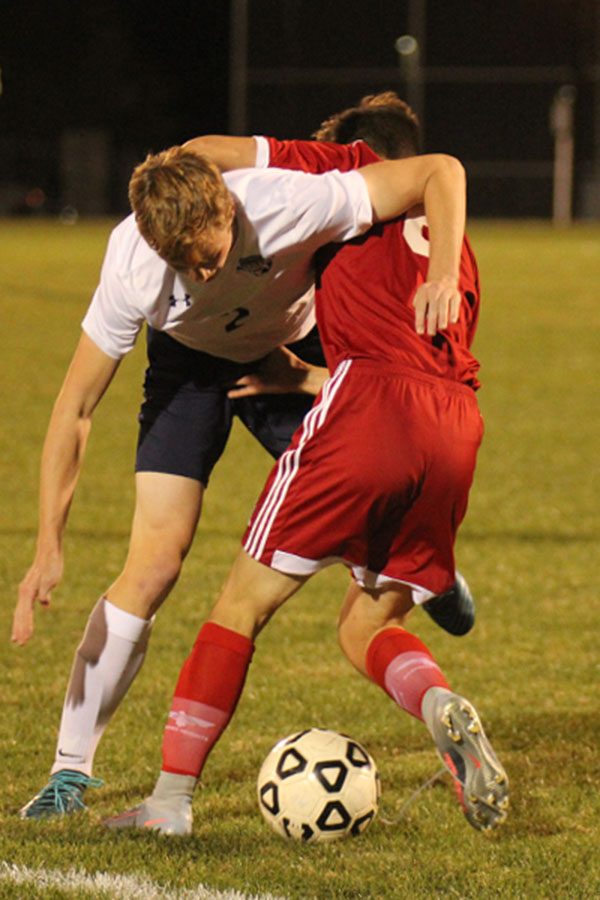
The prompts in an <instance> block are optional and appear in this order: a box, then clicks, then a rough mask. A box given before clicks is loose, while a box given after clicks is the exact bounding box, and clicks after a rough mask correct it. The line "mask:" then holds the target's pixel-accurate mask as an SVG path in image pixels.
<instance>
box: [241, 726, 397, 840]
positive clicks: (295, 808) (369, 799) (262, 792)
mask: <svg viewBox="0 0 600 900" xmlns="http://www.w3.org/2000/svg"><path fill="white" fill-rule="evenodd" d="M257 787H258V805H259V807H260V811H261V813H262V814H263V816H264V817H265V819H266V821H267V822H268V823H269V825H270V826H271V828H273V829H274V830H275V831H276V832H277V833H278V834H280V835H281V836H282V837H286V838H291V839H292V840H297V841H306V842H312V843H314V842H317V841H335V840H338V839H339V838H343V837H347V836H357V835H359V834H362V833H363V831H365V829H366V828H368V826H369V825H370V824H371V822H372V821H373V819H374V818H375V816H376V814H377V807H378V804H379V797H380V793H381V788H380V780H379V773H378V771H377V766H376V765H375V762H374V760H373V758H372V757H371V756H370V755H369V754H368V753H367V751H366V750H365V748H364V747H363V746H361V744H359V743H358V741H355V740H353V738H351V737H348V736H347V735H344V734H338V732H337V731H328V730H325V729H322V728H310V729H309V730H308V731H301V732H299V733H298V734H292V735H290V736H289V737H286V738H283V740H281V741H279V742H278V743H277V744H275V746H274V747H273V749H272V750H271V751H270V753H269V754H268V756H267V758H266V759H265V761H264V763H263V765H262V767H261V770H260V772H259V775H258V785H257Z"/></svg>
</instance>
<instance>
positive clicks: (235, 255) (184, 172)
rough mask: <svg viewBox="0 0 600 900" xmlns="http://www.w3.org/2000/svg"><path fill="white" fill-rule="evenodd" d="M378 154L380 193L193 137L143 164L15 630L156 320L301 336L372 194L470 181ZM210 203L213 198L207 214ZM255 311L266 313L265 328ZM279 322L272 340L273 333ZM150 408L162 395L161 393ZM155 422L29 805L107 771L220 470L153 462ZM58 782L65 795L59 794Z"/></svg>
mask: <svg viewBox="0 0 600 900" xmlns="http://www.w3.org/2000/svg"><path fill="white" fill-rule="evenodd" d="M190 166H191V169H190ZM380 166H381V167H382V169H379V171H378V172H377V174H376V175H372V176H371V181H372V186H371V189H370V191H369V190H368V189H367V187H366V182H365V178H364V177H363V176H362V175H359V174H357V173H356V172H349V173H346V174H344V175H340V174H339V173H330V174H328V175H325V176H318V177H317V176H311V175H306V174H304V173H289V172H287V173H285V174H283V173H282V172H278V171H270V172H255V171H252V172H241V173H238V174H235V175H232V176H229V177H228V179H227V183H225V182H224V181H223V179H222V178H221V176H220V174H219V172H218V171H217V170H216V168H215V167H214V166H212V164H209V163H207V162H204V163H203V165H202V166H200V169H201V171H199V168H198V167H199V160H198V157H197V156H196V155H194V154H190V153H186V152H184V151H181V149H180V148H174V150H173V151H171V153H170V154H169V153H167V154H166V155H165V154H163V155H161V156H160V157H159V158H158V159H157V158H156V157H155V158H153V159H151V160H149V161H147V163H146V164H144V165H143V166H142V167H139V168H138V170H137V171H136V174H135V176H134V178H133V179H132V185H131V187H132V198H133V205H134V208H135V209H136V220H137V225H138V229H139V231H140V232H141V235H143V236H144V237H141V236H140V235H139V234H138V233H137V231H136V229H135V227H134V222H133V220H131V219H130V220H128V221H127V220H126V222H125V223H123V224H122V225H121V226H119V227H118V228H117V229H116V230H115V232H114V234H113V236H112V238H111V242H110V246H109V251H108V253H107V259H106V262H105V265H104V267H103V272H102V278H101V283H100V286H99V289H98V291H97V292H96V294H95V296H94V300H93V302H92V306H91V308H90V310H89V312H88V314H87V315H86V318H85V320H84V324H83V328H84V331H83V335H82V337H81V339H80V342H79V345H78V347H77V350H76V352H75V355H74V358H73V361H72V363H71V366H70V369H69V372H68V373H67V376H66V379H65V382H64V385H63V388H62V390H61V393H60V395H59V398H58V400H57V402H56V405H55V408H54V411H53V415H52V418H51V422H50V426H49V429H48V434H47V438H46V442H45V447H44V455H43V463H42V475H41V492H40V494H41V503H40V529H39V535H38V546H37V552H36V558H35V560H34V563H33V565H32V567H31V569H30V570H29V572H28V573H27V575H26V577H25V579H24V581H23V582H22V584H21V587H20V592H19V601H18V604H17V608H16V611H15V619H14V626H13V640H14V641H16V642H17V643H20V644H23V643H25V642H26V641H27V640H28V639H29V638H30V636H31V634H32V631H33V609H34V606H35V603H36V602H40V603H41V604H43V605H47V604H48V603H49V601H50V592H51V590H52V589H53V587H54V586H55V585H56V584H57V583H58V581H59V580H60V577H61V574H62V550H61V544H62V535H63V532H64V528H65V525H66V520H67V515H68V510H69V506H70V502H71V499H72V496H73V492H74V489H75V485H76V481H77V477H78V473H79V469H80V465H81V460H82V457H83V454H84V449H85V443H86V439H87V436H88V434H89V429H90V425H91V417H92V413H93V411H94V409H95V407H96V405H97V404H98V402H99V400H100V399H101V397H102V395H103V394H104V392H105V390H106V388H107V387H108V385H109V384H110V382H111V380H112V378H113V377H114V375H115V372H116V370H117V368H118V365H119V361H120V359H121V358H122V356H123V354H124V353H126V352H127V350H128V349H130V348H131V346H133V343H134V341H135V338H136V335H137V333H138V332H139V330H140V328H141V325H142V324H143V322H144V321H146V322H148V323H149V325H150V326H151V327H152V334H153V335H154V334H156V333H157V332H159V333H160V336H161V337H163V338H166V339H168V340H172V338H171V335H173V337H174V338H175V339H176V340H175V343H176V344H177V347H178V348H180V349H181V350H182V352H184V353H185V352H188V351H189V352H191V353H201V352H202V351H203V350H206V349H207V348H210V349H211V350H213V349H214V351H215V352H218V353H219V354H221V356H227V357H228V358H229V359H230V360H232V365H239V364H243V363H244V361H246V360H256V359H257V358H258V357H260V355H261V354H264V353H265V352H266V351H267V350H268V349H270V348H272V347H274V346H275V345H277V344H280V343H282V342H285V341H290V340H294V339H297V338H299V337H302V335H304V334H306V333H307V331H308V330H309V329H310V327H311V325H312V312H311V311H310V306H309V304H307V302H306V299H305V297H304V294H305V292H306V290H307V288H309V287H310V284H311V281H312V268H311V259H312V255H313V253H314V251H315V250H316V249H317V248H318V247H319V246H321V245H322V244H325V243H328V242H330V241H332V240H344V239H346V238H350V237H352V236H354V235H357V234H359V233H361V232H362V231H364V230H366V229H367V228H368V227H369V225H370V224H371V222H372V217H373V208H372V204H373V200H374V198H375V202H376V204H377V205H376V209H377V212H378V215H380V216H382V217H386V216H388V217H389V216H390V215H396V214H397V213H398V212H400V211H401V210H402V209H404V208H406V206H408V205H411V204H412V202H413V201H414V198H415V195H416V193H418V192H419V191H421V192H422V191H423V190H424V184H425V183H426V182H428V183H429V182H430V181H433V183H434V184H435V183H436V182H437V181H439V183H440V184H439V188H438V191H439V194H440V196H439V200H438V202H439V203H440V204H441V205H443V204H444V203H445V202H446V193H445V192H444V191H445V190H446V191H447V190H449V189H448V188H447V187H446V181H447V180H448V178H449V177H450V178H459V180H460V177H461V176H460V174H458V173H457V171H456V164H455V163H454V162H453V161H450V160H448V159H447V158H445V157H434V158H426V157H423V158H421V159H419V160H415V161H409V162H402V163H389V164H380ZM153 167H154V168H155V169H156V171H155V173H154V174H155V175H156V177H157V178H158V179H159V180H160V172H161V171H163V170H164V171H168V172H169V173H170V174H169V178H170V179H171V186H172V184H173V180H174V183H175V193H176V197H177V202H176V203H174V204H172V207H171V208H170V209H167V212H166V214H165V217H164V221H163V222H162V224H161V228H162V236H161V234H158V237H157V233H156V232H152V230H149V229H148V227H147V221H146V218H145V216H146V213H147V212H148V209H149V210H150V212H151V213H152V212H156V208H157V204H156V200H155V198H154V199H153V197H152V190H153V189H157V190H159V191H160V190H163V189H164V186H163V187H162V188H161V187H160V186H159V187H157V184H156V183H155V184H154V188H152V189H150V187H149V180H150V181H151V180H152V178H151V172H152V170H153ZM144 179H146V184H145V187H144ZM136 191H137V193H136ZM144 191H146V192H147V193H146V195H145V196H144ZM198 201H201V202H200V206H202V204H203V203H204V208H203V209H202V210H200V211H199V210H198V208H197V206H198ZM291 210H293V211H294V212H293V213H291V212H290V211H291ZM163 211H164V210H163ZM175 212H176V214H177V216H178V219H177V216H176V219H177V220H176V221H174V219H173V214H174V213H175ZM186 215H187V216H188V218H187V219H186ZM155 224H156V223H155ZM159 231H160V229H159ZM180 238H182V239H181V240H180ZM184 239H187V243H186V240H184ZM155 251H157V252H155ZM238 289H239V290H238ZM240 291H241V292H240ZM282 297H283V298H284V299H283V300H282ZM242 298H243V301H242ZM421 302H422V303H423V304H425V306H426V307H427V308H428V309H430V311H431V312H430V315H431V317H432V320H436V318H437V315H438V309H439V304H443V302H444V300H443V297H442V296H441V294H440V292H439V291H438V290H436V285H435V284H434V285H433V286H432V287H431V288H429V289H428V290H426V291H424V292H423V295H422V301H421ZM242 303H243V305H242ZM252 321H256V322H257V323H260V327H257V328H256V330H255V331H254V333H252ZM267 323H268V324H267ZM265 328H268V340H267V341H263V339H262V334H263V333H264V331H265ZM219 329H221V330H219ZM242 331H244V334H242ZM246 333H247V334H248V337H246V336H245V334H246ZM151 340H152V339H151ZM238 374H243V372H242V373H238ZM190 377H192V376H190ZM147 395H148V391H147ZM148 405H150V406H152V398H150V399H148V396H147V401H146V404H145V406H148ZM159 407H160V403H159ZM160 412H161V410H160V409H159V411H158V413H157V412H156V410H154V411H153V412H152V411H151V415H150V417H152V415H155V420H154V421H156V422H160V419H161V415H160ZM143 417H144V410H143V411H142V419H143ZM143 425H144V423H143V421H142V433H141V440H140V444H141V449H139V451H138V467H137V468H138V472H137V475H136V510H135V515H134V524H133V530H132V535H131V541H130V548H129V555H128V557H127V561H126V564H125V568H124V570H123V572H122V573H121V575H120V576H119V577H118V578H117V580H116V581H115V583H114V584H113V585H111V587H110V588H109V589H108V590H107V591H106V593H105V594H104V595H103V596H102V598H101V599H100V601H99V602H98V604H97V605H96V607H95V608H94V610H93V611H92V614H91V615H90V619H89V621H88V626H87V628H86V632H85V634H84V637H83V640H82V643H81V645H80V647H79V648H78V651H77V654H76V657H75V662H74V666H73V670H72V674H71V680H70V684H69V688H68V691H67V697H66V700H65V705H64V707H63V717H62V721H61V728H60V732H59V740H58V745H57V752H56V758H55V763H54V766H53V775H52V779H53V780H52V779H51V782H50V784H49V785H48V787H49V790H48V791H46V790H44V791H43V792H42V795H43V796H42V795H40V796H41V800H40V802H33V803H32V804H28V805H27V807H26V808H25V809H24V811H23V813H24V815H27V816H33V817H37V816H39V815H46V814H55V813H60V812H69V811H71V810H72V809H74V808H78V807H80V806H81V805H82V801H81V795H82V792H83V790H85V788H86V787H87V786H89V785H90V784H95V783H96V782H95V780H93V779H91V771H92V763H93V756H94V752H95V749H96V746H97V744H98V741H99V740H100V738H101V736H102V733H103V731H104V728H105V726H106V724H107V722H108V721H109V719H110V717H111V715H112V713H113V712H114V710H115V709H116V707H117V705H118V704H119V702H120V700H121V699H122V697H123V696H124V694H125V693H126V691H127V689H128V687H129V685H130V684H131V682H132V680H133V678H134V677H135V675H136V673H137V671H138V670H139V667H140V666H141V664H142V662H143V659H144V655H145V651H146V646H147V642H148V637H149V632H150V628H151V622H152V616H153V614H154V612H155V611H156V609H158V607H159V606H160V605H161V603H162V602H163V601H164V599H165V598H166V596H167V595H168V593H169V590H170V589H171V587H172V586H173V584H174V583H175V581H176V579H177V577H178V574H179V571H180V567H181V563H182V560H183V558H184V557H185V554H186V552H187V550H188V548H189V546H190V543H191V539H192V537H193V534H194V531H195V528H196V525H197V521H198V517H199V512H200V506H201V501H202V494H203V491H204V485H205V483H206V479H203V478H202V477H201V476H197V475H195V476H194V475H190V474H189V472H188V471H186V470H185V469H182V470H181V471H179V472H178V473H176V474H174V473H173V471H172V469H163V468H162V467H161V464H160V463H156V464H155V463H154V462H152V463H151V464H149V463H147V462H146V463H143V464H141V465H140V464H139V459H140V453H141V455H142V456H144V454H145V453H146V450H145V447H146V445H149V444H152V429H150V431H148V432H144V427H143ZM282 449H283V448H282ZM184 462H186V461H184ZM186 464H187V462H186ZM82 698H83V702H80V701H81V699H82ZM59 782H60V785H59V784H58V783H59ZM57 787H60V789H61V790H60V791H59V793H61V802H60V803H58V804H57V803H55V802H54V799H53V798H55V797H56V796H58V794H57ZM63 798H64V802H63ZM38 799H40V798H38Z"/></svg>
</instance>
